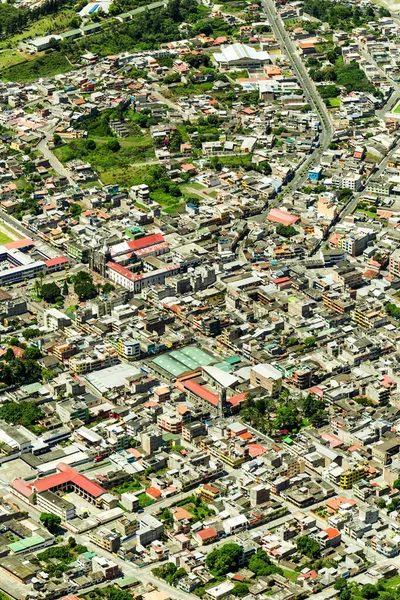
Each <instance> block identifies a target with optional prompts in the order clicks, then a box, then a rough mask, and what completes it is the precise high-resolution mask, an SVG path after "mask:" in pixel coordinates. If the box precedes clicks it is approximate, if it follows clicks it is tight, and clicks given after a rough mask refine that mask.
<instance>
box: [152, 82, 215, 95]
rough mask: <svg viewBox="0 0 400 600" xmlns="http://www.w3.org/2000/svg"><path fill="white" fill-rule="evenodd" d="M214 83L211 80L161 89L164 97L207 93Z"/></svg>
mask: <svg viewBox="0 0 400 600" xmlns="http://www.w3.org/2000/svg"><path fill="white" fill-rule="evenodd" d="M213 85H214V82H213V81H206V82H204V83H188V84H186V85H178V86H176V88H169V89H168V90H163V92H162V93H163V96H165V97H166V98H171V99H174V98H179V97H180V96H196V95H197V94H207V93H208V92H209V91H210V90H212V88H213Z"/></svg>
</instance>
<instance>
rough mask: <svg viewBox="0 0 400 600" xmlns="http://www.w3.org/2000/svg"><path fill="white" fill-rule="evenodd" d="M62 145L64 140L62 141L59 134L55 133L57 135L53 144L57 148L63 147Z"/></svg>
mask: <svg viewBox="0 0 400 600" xmlns="http://www.w3.org/2000/svg"><path fill="white" fill-rule="evenodd" d="M61 143H62V139H61V137H60V136H59V135H58V133H55V134H54V135H53V144H54V145H55V146H61Z"/></svg>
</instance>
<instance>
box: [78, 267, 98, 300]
mask: <svg viewBox="0 0 400 600" xmlns="http://www.w3.org/2000/svg"><path fill="white" fill-rule="evenodd" d="M74 292H75V294H76V295H77V296H78V297H79V300H81V301H85V300H90V299H92V298H96V296H97V289H96V286H95V285H94V283H93V279H92V277H91V276H90V275H89V273H86V272H85V271H80V272H79V273H77V274H76V275H75V278H74Z"/></svg>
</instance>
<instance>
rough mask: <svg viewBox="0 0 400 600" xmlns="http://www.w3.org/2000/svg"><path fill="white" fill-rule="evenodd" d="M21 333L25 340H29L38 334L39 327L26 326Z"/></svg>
mask: <svg viewBox="0 0 400 600" xmlns="http://www.w3.org/2000/svg"><path fill="white" fill-rule="evenodd" d="M22 335H23V336H24V338H25V339H26V340H30V339H32V338H34V337H38V336H39V335H40V331H39V329H34V328H33V327H28V329H25V331H23V332H22Z"/></svg>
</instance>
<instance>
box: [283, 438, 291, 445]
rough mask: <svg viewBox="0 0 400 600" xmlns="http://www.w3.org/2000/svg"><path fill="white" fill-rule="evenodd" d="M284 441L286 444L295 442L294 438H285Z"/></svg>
mask: <svg viewBox="0 0 400 600" xmlns="http://www.w3.org/2000/svg"><path fill="white" fill-rule="evenodd" d="M283 441H284V442H286V443H287V444H293V440H292V438H290V437H285V438H284V439H283Z"/></svg>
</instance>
